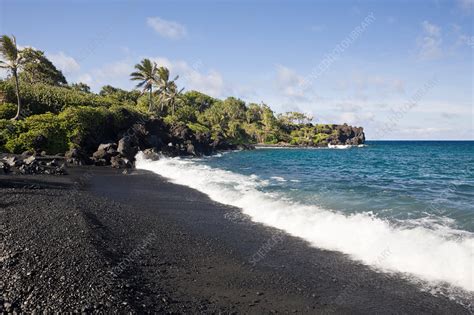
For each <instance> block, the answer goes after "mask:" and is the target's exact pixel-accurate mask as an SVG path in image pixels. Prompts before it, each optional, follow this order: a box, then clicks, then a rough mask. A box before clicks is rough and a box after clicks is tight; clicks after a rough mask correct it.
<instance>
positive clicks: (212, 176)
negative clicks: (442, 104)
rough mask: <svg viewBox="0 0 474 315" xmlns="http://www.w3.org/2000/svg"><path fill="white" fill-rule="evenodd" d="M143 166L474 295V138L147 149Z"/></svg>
mask: <svg viewBox="0 0 474 315" xmlns="http://www.w3.org/2000/svg"><path fill="white" fill-rule="evenodd" d="M136 166H137V168H140V169H146V170H150V171H152V172H155V173H157V174H160V175H161V176H164V177H166V178H168V179H169V180H171V181H172V182H174V183H177V184H180V185H186V186H189V187H192V188H194V189H197V190H199V191H201V192H203V193H205V194H207V195H208V196H209V197H210V198H211V199H213V200H215V201H217V202H220V203H223V204H227V205H231V206H234V207H237V208H239V209H240V210H241V212H242V214H244V215H246V216H247V217H248V218H250V219H251V220H252V221H254V222H258V223H261V224H264V225H267V226H272V227H274V228H276V229H279V230H281V231H284V232H285V233H287V234H290V235H293V236H295V237H299V238H301V239H304V240H305V241H307V243H308V245H309V246H314V247H318V248H323V249H327V250H334V251H339V252H342V253H344V254H346V255H347V256H348V257H350V258H351V259H354V260H357V261H359V262H362V263H364V264H367V265H369V266H371V267H373V268H375V269H377V270H381V271H384V272H397V273H402V274H403V275H404V276H406V277H408V278H409V279H411V280H413V281H415V282H417V283H418V282H419V281H420V280H421V281H422V282H423V283H425V284H423V286H428V288H429V291H430V292H440V291H442V292H447V291H449V292H453V293H450V294H451V295H450V296H452V297H455V298H458V297H460V296H464V293H462V294H461V295H459V290H461V291H462V292H465V291H466V292H469V293H468V294H467V299H468V300H471V299H472V298H473V294H474V269H473V264H474V205H473V204H474V202H473V200H474V174H473V170H474V142H368V143H367V146H365V147H357V148H349V149H333V148H328V149H257V150H253V151H240V152H226V153H222V154H219V155H216V156H212V157H207V158H201V159H196V158H193V159H189V158H161V159H159V160H158V161H150V160H146V159H145V157H144V156H143V154H139V155H138V156H137V161H136ZM157 193H159V191H158V192H157ZM222 215H223V216H224V217H225V218H227V219H229V220H231V221H236V222H240V220H241V219H240V217H239V216H237V217H233V216H230V217H229V216H227V213H225V212H223V214H222ZM252 254H253V253H249V257H251V256H252ZM462 299H464V297H463V298H462Z"/></svg>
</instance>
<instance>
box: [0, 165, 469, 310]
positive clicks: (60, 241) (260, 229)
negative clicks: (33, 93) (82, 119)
mask: <svg viewBox="0 0 474 315" xmlns="http://www.w3.org/2000/svg"><path fill="white" fill-rule="evenodd" d="M68 172H69V173H70V174H69V175H66V176H57V177H56V176H39V175H36V176H12V175H0V211H1V215H2V217H1V221H2V225H3V226H2V229H1V230H2V232H1V233H2V239H3V241H2V254H1V263H2V275H1V277H2V282H3V301H2V303H1V304H0V305H3V310H2V311H3V312H13V311H17V312H20V311H23V312H31V311H33V310H41V311H61V312H64V311H85V312H94V311H106V312H109V311H121V312H123V311H131V312H136V313H142V312H159V313H168V312H169V313H198V312H199V313H219V312H223V313H272V312H275V313H316V314H317V313H338V314H340V313H346V314H349V313H350V314H353V313H358V314H375V313H411V314H423V313H424V314H468V313H469V310H468V309H466V308H464V307H463V306H461V305H459V304H457V303H455V302H453V301H451V300H449V299H448V298H446V297H442V296H441V297H435V296H433V295H431V294H429V293H426V292H422V291H421V290H420V289H419V288H418V287H417V286H416V285H414V284H412V283H410V282H408V281H406V280H403V279H401V278H400V277H397V276H396V275H388V274H382V273H377V272H375V271H373V270H371V269H370V268H368V267H366V266H363V265H361V264H358V263H355V262H352V261H350V260H349V259H347V258H346V257H345V256H344V255H342V254H339V253H336V252H330V251H323V250H319V249H315V248H311V247H309V246H308V245H307V244H306V243H305V242H304V241H302V240H299V239H297V238H294V237H290V236H287V235H284V234H280V233H279V232H278V231H277V230H275V229H273V228H268V227H264V226H262V225H260V224H255V223H252V222H251V221H250V220H249V219H248V218H246V217H245V216H242V215H240V212H239V211H238V210H237V209H234V208H231V207H227V206H224V205H221V204H217V203H215V202H213V201H212V200H210V199H209V198H208V197H207V196H205V195H203V194H201V193H199V192H197V191H194V190H192V189H189V188H187V187H183V186H178V185H174V184H171V183H168V182H166V181H165V180H164V179H162V178H160V177H159V176H157V175H155V174H152V173H148V172H143V171H132V172H131V173H130V174H126V175H124V174H122V173H121V171H119V170H112V169H108V168H93V167H90V168H86V167H77V168H73V169H69V170H68Z"/></svg>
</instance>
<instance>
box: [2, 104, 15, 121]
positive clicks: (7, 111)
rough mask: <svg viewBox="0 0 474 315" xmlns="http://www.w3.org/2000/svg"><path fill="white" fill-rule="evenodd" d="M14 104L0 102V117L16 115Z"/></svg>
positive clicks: (6, 117) (5, 117) (9, 117)
mask: <svg viewBox="0 0 474 315" xmlns="http://www.w3.org/2000/svg"><path fill="white" fill-rule="evenodd" d="M16 106H17V105H16V104H11V103H3V104H0V119H11V118H13V117H15V115H16V110H17V108H16Z"/></svg>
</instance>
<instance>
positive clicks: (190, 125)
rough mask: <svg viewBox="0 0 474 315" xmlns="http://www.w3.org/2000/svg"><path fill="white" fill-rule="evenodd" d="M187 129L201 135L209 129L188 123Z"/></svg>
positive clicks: (198, 124)
mask: <svg viewBox="0 0 474 315" xmlns="http://www.w3.org/2000/svg"><path fill="white" fill-rule="evenodd" d="M188 127H189V129H191V130H192V131H193V132H195V133H197V132H201V133H206V132H210V129H209V128H207V127H206V126H203V125H201V124H200V123H189V124H188Z"/></svg>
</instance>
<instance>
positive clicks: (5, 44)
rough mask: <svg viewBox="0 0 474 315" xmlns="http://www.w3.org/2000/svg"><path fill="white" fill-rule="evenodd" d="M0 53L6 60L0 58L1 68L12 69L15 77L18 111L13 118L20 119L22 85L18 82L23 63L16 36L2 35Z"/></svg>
mask: <svg viewBox="0 0 474 315" xmlns="http://www.w3.org/2000/svg"><path fill="white" fill-rule="evenodd" d="M0 55H1V56H2V57H3V59H4V60H0V68H3V69H7V70H9V71H11V73H12V75H13V78H14V79H15V87H16V100H17V103H18V107H17V111H16V115H15V117H13V120H18V119H20V112H21V100H20V85H19V83H18V68H19V67H20V65H21V61H22V56H21V53H20V51H19V50H18V47H17V45H16V38H15V36H13V35H12V36H11V37H9V36H7V35H2V37H0Z"/></svg>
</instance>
